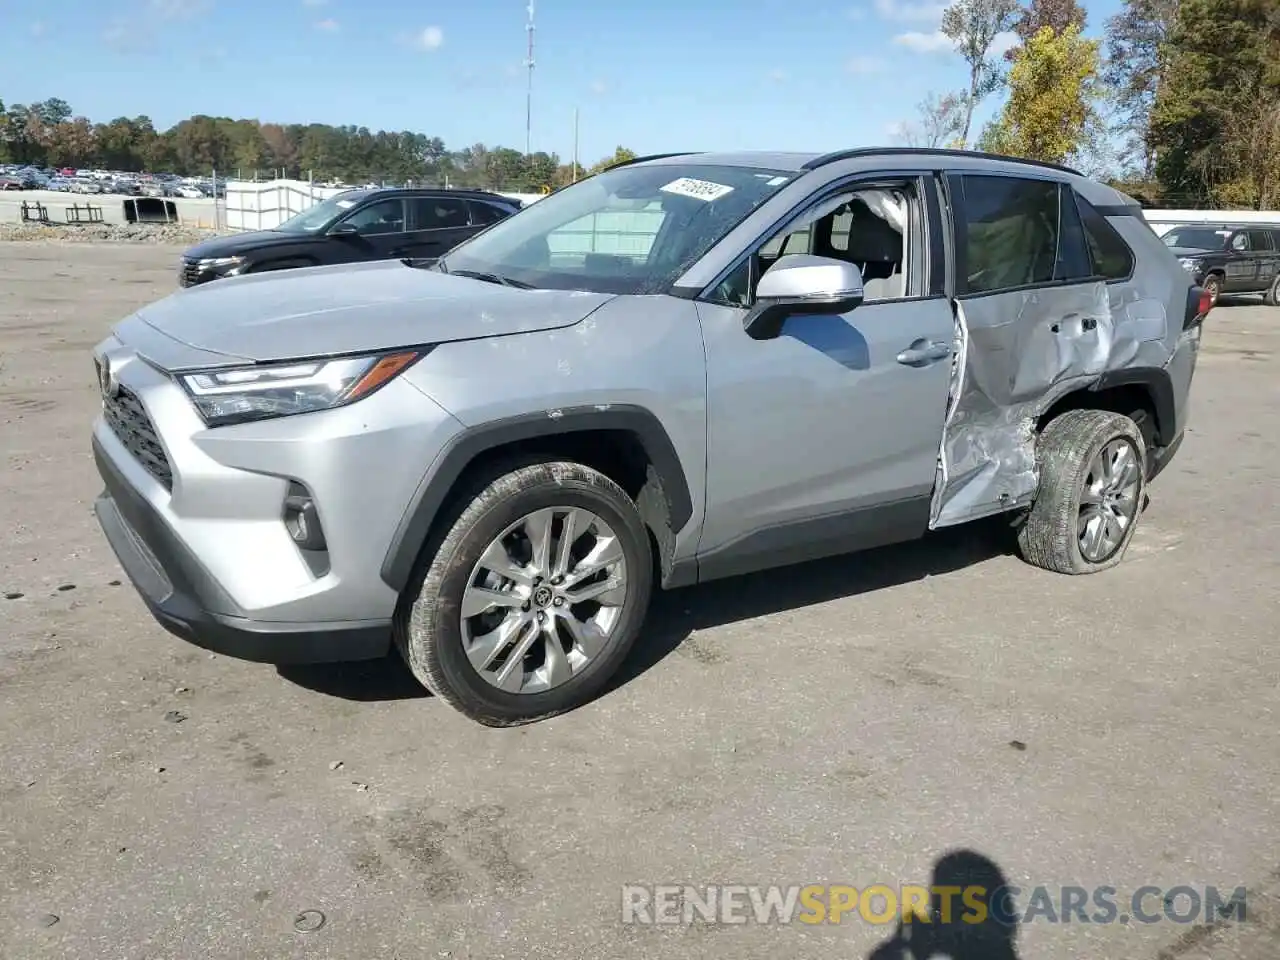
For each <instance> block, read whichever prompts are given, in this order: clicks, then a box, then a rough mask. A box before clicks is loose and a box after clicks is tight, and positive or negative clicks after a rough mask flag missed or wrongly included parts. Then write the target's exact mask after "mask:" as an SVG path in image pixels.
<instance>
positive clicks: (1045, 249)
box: [962, 174, 1092, 294]
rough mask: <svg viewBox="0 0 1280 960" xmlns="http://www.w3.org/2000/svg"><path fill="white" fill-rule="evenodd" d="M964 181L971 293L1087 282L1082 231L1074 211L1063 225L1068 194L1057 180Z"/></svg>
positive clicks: (965, 239) (966, 178)
mask: <svg viewBox="0 0 1280 960" xmlns="http://www.w3.org/2000/svg"><path fill="white" fill-rule="evenodd" d="M962 181H963V184H964V208H965V222H964V224H963V228H964V230H963V249H964V261H965V279H966V281H967V284H966V290H967V292H968V293H971V294H973V293H993V292H996V291H1000V290H1011V289H1017V288H1019V287H1027V286H1035V285H1038V284H1046V283H1053V282H1062V281H1071V280H1085V279H1087V278H1088V276H1089V275H1090V273H1091V272H1092V271H1091V269H1090V261H1089V256H1088V252H1087V250H1086V249H1085V242H1084V237H1083V229H1082V226H1081V223H1080V220H1079V217H1078V214H1077V213H1076V211H1075V209H1074V208H1069V209H1068V217H1067V220H1066V223H1065V224H1064V222H1063V217H1062V199H1063V196H1064V195H1065V196H1066V198H1067V200H1068V202H1069V201H1070V194H1067V193H1066V191H1065V190H1063V189H1061V188H1060V186H1059V184H1058V183H1057V182H1056V181H1052V180H1035V179H1031V178H1023V177H1006V176H979V175H972V174H969V175H964V176H963V177H962ZM1064 226H1065V229H1064Z"/></svg>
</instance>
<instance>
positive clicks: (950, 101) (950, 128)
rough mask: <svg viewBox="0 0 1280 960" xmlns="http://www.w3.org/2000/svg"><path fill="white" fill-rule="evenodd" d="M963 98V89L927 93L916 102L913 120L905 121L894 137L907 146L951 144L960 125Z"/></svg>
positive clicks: (963, 103) (928, 146)
mask: <svg viewBox="0 0 1280 960" xmlns="http://www.w3.org/2000/svg"><path fill="white" fill-rule="evenodd" d="M965 102H966V101H965V95H964V94H963V93H946V94H943V95H942V96H939V95H938V94H936V93H930V94H929V95H928V96H926V97H925V98H924V99H923V100H921V101H920V102H919V103H918V104H916V111H917V115H918V116H917V119H916V121H915V122H914V123H909V124H905V125H904V126H903V127H902V129H901V130H900V131H899V133H898V137H897V139H898V140H899V141H901V143H902V145H903V146H907V147H925V148H928V149H933V148H936V147H950V146H953V145H954V144H956V143H957V142H958V141H959V140H960V135H961V131H962V130H963V128H964V118H965Z"/></svg>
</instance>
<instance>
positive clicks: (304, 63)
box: [0, 0, 1117, 163]
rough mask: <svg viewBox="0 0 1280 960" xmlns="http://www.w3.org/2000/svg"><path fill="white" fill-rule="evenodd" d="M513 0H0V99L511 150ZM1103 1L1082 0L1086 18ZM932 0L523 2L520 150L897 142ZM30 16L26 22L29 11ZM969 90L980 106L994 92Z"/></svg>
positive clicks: (936, 55) (952, 58) (945, 61)
mask: <svg viewBox="0 0 1280 960" xmlns="http://www.w3.org/2000/svg"><path fill="white" fill-rule="evenodd" d="M526 3H527V0H466V2H457V0H455V2H454V3H452V4H445V3H439V2H430V0H427V2H423V0H59V2H56V3H48V4H39V3H34V4H20V3H18V2H16V0H0V23H3V25H4V29H3V30H2V31H0V98H2V99H3V100H4V101H5V102H6V103H14V102H30V101H33V100H42V99H45V98H47V97H51V96H58V97H61V98H63V99H65V100H67V101H69V102H70V103H71V105H72V107H73V108H74V109H75V111H76V112H77V113H78V114H84V115H86V116H88V117H89V118H90V119H93V120H108V119H111V118H112V117H115V116H119V115H121V114H125V115H130V116H133V115H136V114H147V115H149V116H150V117H151V118H152V119H153V120H154V121H155V123H156V125H157V126H158V127H161V128H165V127H168V126H170V125H172V124H173V123H175V122H177V121H178V120H180V119H182V118H184V117H187V116H189V115H191V114H193V113H208V114H214V115H228V116H233V117H256V118H258V119H260V120H263V121H277V122H285V123H292V122H301V123H305V122H312V121H316V122H323V123H334V124H341V123H355V124H362V125H364V126H368V127H370V128H374V129H377V128H392V129H398V130H403V129H410V130H419V131H422V132H425V133H429V134H432V135H435V136H439V137H441V138H442V139H443V140H444V141H445V144H446V145H447V146H448V147H449V148H451V149H458V148H461V147H463V146H466V145H468V144H471V143H476V142H482V143H486V144H490V145H493V144H504V145H509V146H512V147H515V148H517V149H523V147H524V134H525V71H524V69H523V67H522V61H523V60H524V54H525V52H524V45H525V41H526V33H525V29H524V22H525V19H526ZM1116 5H1117V3H1116V0H1107V2H1106V3H1105V4H1095V5H1093V6H1091V7H1090V8H1089V14H1090V28H1091V32H1092V31H1093V30H1096V29H1097V28H1099V27H1100V26H1101V24H1102V22H1103V21H1104V20H1105V18H1106V17H1107V16H1108V15H1110V14H1111V13H1113V12H1114V10H1115V7H1116ZM941 10H942V5H941V4H938V3H933V2H930V0H803V2H795V0H737V2H732V3H731V2H729V0H679V2H677V0H647V2H645V0H631V2H626V3H624V2H622V0H611V2H610V0H606V2H594V3H592V2H587V0H537V8H536V15H535V22H536V24H537V31H536V34H535V36H536V50H535V57H536V60H537V66H536V68H535V74H534V96H533V112H534V113H533V149H535V150H548V151H554V152H557V153H559V154H560V155H561V158H562V159H564V160H568V159H569V157H570V156H571V154H572V151H573V114H574V109H575V108H577V109H578V110H579V114H580V128H579V129H580V137H579V143H580V159H581V160H582V161H583V162H585V163H591V162H594V161H595V160H596V159H598V158H599V157H600V156H603V155H605V154H608V153H610V152H612V150H613V148H614V146H615V145H617V144H623V145H625V146H627V147H630V148H631V149H634V150H636V151H638V152H640V153H656V152H661V151H666V150H680V149H710V150H716V149H734V148H739V149H768V148H783V149H798V150H809V149H812V150H825V149H833V148H839V147H846V146H861V145H867V144H883V143H888V142H892V138H893V131H894V128H895V125H897V124H900V123H902V122H903V121H909V120H910V119H911V118H912V116H913V114H914V112H915V104H916V103H918V102H919V101H920V100H921V99H922V98H923V97H924V96H925V94H926V93H928V92H930V91H937V92H939V93H941V92H946V91H947V90H951V89H956V88H959V87H961V86H962V85H963V84H964V82H965V68H964V64H963V63H962V62H961V60H960V58H959V57H958V56H956V55H955V53H954V52H952V51H951V50H950V48H949V46H948V45H947V44H946V43H945V42H944V41H943V40H942V39H941V38H940V37H939V36H938V35H937V32H936V31H937V26H938V20H939V17H940V15H941ZM24 21H25V22H24ZM995 105H996V104H995V102H994V101H993V102H992V103H990V104H987V105H985V107H984V108H982V109H981V110H980V113H979V115H978V117H977V118H975V135H976V130H977V129H978V127H979V126H980V121H981V120H982V119H983V118H985V117H986V116H987V115H989V113H990V112H991V110H992V109H993V108H994V107H995Z"/></svg>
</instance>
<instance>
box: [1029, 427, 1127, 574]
mask: <svg viewBox="0 0 1280 960" xmlns="http://www.w3.org/2000/svg"><path fill="white" fill-rule="evenodd" d="M1146 458H1147V448H1146V444H1145V443H1144V442H1143V437H1142V431H1141V429H1139V427H1138V425H1137V424H1136V423H1134V421H1133V420H1132V419H1130V418H1129V417H1126V416H1122V415H1120V414H1118V413H1109V412H1107V411H1104V410H1069V411H1067V412H1066V413H1063V414H1062V415H1061V416H1059V417H1056V418H1054V419H1053V420H1052V421H1051V422H1050V423H1049V425H1048V426H1047V427H1045V429H1044V431H1043V432H1042V433H1041V434H1040V437H1039V440H1038V441H1037V444H1036V464H1037V467H1038V468H1039V472H1040V489H1039V491H1038V492H1037V494H1036V499H1035V503H1034V504H1033V505H1032V507H1031V512H1030V514H1028V516H1027V519H1026V522H1025V523H1024V524H1023V526H1022V527H1021V529H1020V530H1019V531H1018V545H1019V547H1020V548H1021V552H1022V556H1023V559H1025V560H1026V561H1027V562H1028V563H1032V564H1034V565H1035V566H1037V567H1043V568H1044V569H1046V570H1053V571H1055V572H1057V573H1069V574H1082V573H1097V572H1098V571H1099V570H1106V569H1108V568H1110V567H1114V566H1115V565H1116V564H1117V563H1119V562H1120V560H1121V558H1122V557H1123V556H1124V552H1125V549H1126V548H1127V547H1128V546H1129V541H1130V540H1132V539H1133V532H1134V530H1135V529H1136V527H1137V523H1138V517H1139V515H1140V514H1141V510H1142V502H1143V495H1144V493H1145V490H1146V476H1147V469H1146Z"/></svg>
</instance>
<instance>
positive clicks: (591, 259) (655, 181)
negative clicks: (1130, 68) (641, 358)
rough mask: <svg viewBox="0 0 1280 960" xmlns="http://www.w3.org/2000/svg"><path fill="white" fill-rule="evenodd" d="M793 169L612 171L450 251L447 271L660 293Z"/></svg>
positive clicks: (666, 166)
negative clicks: (788, 170)
mask: <svg viewBox="0 0 1280 960" xmlns="http://www.w3.org/2000/svg"><path fill="white" fill-rule="evenodd" d="M793 176H794V174H792V173H788V172H786V171H780V170H762V169H760V168H757V167H737V166H724V165H709V164H698V163H687V164H686V163H680V164H668V163H664V164H655V165H652V166H649V165H638V166H627V167H619V168H618V169H616V170H610V171H606V172H605V173H601V174H598V175H596V176H594V177H591V178H589V179H587V180H583V181H582V182H581V183H577V184H574V185H573V186H571V187H566V188H565V189H563V190H561V191H559V192H558V193H553V194H552V195H551V196H549V197H547V198H546V199H544V200H539V201H538V202H537V203H534V204H532V205H530V206H529V207H526V208H525V209H524V210H521V211H520V212H519V213H517V214H516V215H514V216H512V217H510V218H508V219H506V220H503V221H500V222H499V223H497V224H496V225H494V226H493V227H490V228H489V229H488V230H486V231H485V232H484V233H481V234H478V235H477V236H476V237H475V238H474V239H472V240H470V241H468V242H467V243H465V244H463V245H462V246H460V247H457V248H455V249H454V250H453V251H452V252H451V253H449V254H448V255H447V256H446V257H445V258H444V260H443V266H442V269H444V270H446V271H448V272H449V273H458V272H464V271H466V272H475V273H483V274H487V275H489V276H491V277H499V278H502V279H504V280H508V281H512V282H514V283H516V284H519V285H528V286H532V287H541V288H554V289H561V290H587V291H591V292H593V293H618V294H643V293H657V292H660V291H662V290H665V289H666V288H667V287H669V286H670V285H671V283H673V282H674V281H675V280H676V279H677V278H678V277H679V276H680V275H681V274H682V273H684V271H685V270H687V269H688V268H689V267H690V266H692V265H693V263H694V262H696V261H697V260H698V259H699V258H700V257H701V256H702V255H703V254H705V253H706V252H707V251H708V250H710V249H711V247H712V246H714V245H715V244H716V243H717V242H719V241H720V239H721V238H722V237H724V236H725V234H727V233H728V232H729V231H730V230H732V229H733V228H734V227H735V226H737V224H738V223H740V222H741V221H742V220H743V219H744V218H745V217H746V216H747V215H748V214H749V213H751V211H753V210H755V209H756V208H757V207H758V206H760V204H762V203H764V202H765V201H766V200H768V199H769V198H770V197H771V196H773V194H775V193H776V192H777V191H778V190H779V189H780V188H781V187H782V186H783V185H784V184H786V183H787V182H789V181H790V180H791V179H792V177H793Z"/></svg>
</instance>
